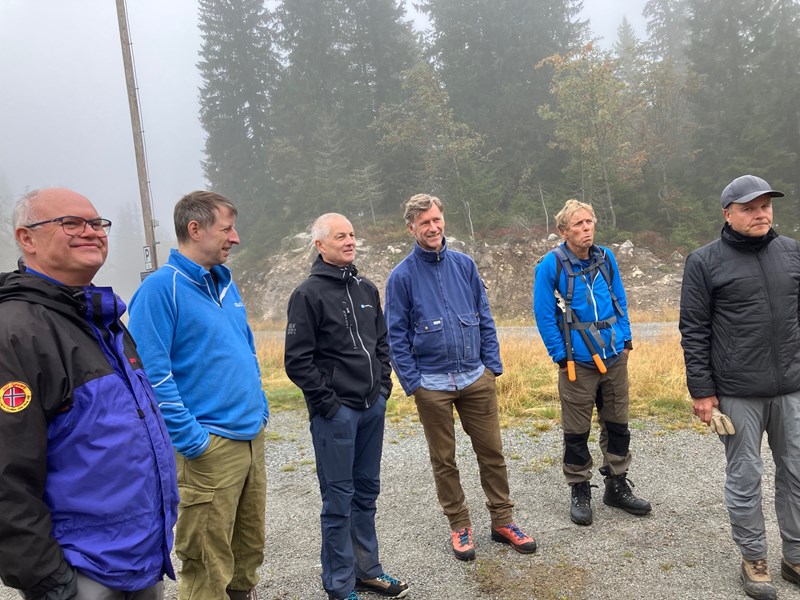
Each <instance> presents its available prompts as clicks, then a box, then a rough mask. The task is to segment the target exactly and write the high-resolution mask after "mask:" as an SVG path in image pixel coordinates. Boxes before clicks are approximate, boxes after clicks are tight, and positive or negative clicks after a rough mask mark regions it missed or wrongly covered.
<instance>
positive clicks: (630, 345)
mask: <svg viewBox="0 0 800 600" xmlns="http://www.w3.org/2000/svg"><path fill="white" fill-rule="evenodd" d="M625 350H633V342H632V341H631V340H625Z"/></svg>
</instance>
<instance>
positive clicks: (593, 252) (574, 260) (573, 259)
mask: <svg viewBox="0 0 800 600" xmlns="http://www.w3.org/2000/svg"><path fill="white" fill-rule="evenodd" d="M561 248H563V250H564V254H566V255H567V258H568V259H569V262H570V264H572V265H574V266H578V267H582V266H583V264H584V261H583V260H582V259H580V258H578V257H577V256H576V255H575V253H574V252H573V251H572V250H570V248H569V246H567V242H561ZM602 257H603V251H602V250H600V247H599V246H597V245H596V244H592V245H591V246H590V247H589V258H588V259H586V260H590V261H591V260H597V259H599V258H602Z"/></svg>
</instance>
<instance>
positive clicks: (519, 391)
mask: <svg viewBox="0 0 800 600" xmlns="http://www.w3.org/2000/svg"><path fill="white" fill-rule="evenodd" d="M643 321H645V319H643ZM500 351H501V357H502V360H503V368H504V373H503V376H502V377H500V378H499V379H498V380H497V388H498V401H499V404H500V419H501V425H503V426H506V425H508V424H510V423H513V422H514V421H515V420H517V419H519V418H520V417H522V418H529V419H533V420H534V423H535V426H536V427H537V428H538V429H547V428H549V427H550V426H552V425H554V424H556V423H557V422H558V420H559V418H560V413H561V407H560V402H559V399H558V390H557V379H558V375H557V369H556V367H555V365H554V364H553V362H552V361H551V360H550V357H549V356H548V355H547V352H546V350H545V348H544V345H543V344H542V342H541V340H540V339H539V338H538V337H536V338H535V339H532V338H530V337H509V338H506V339H503V340H502V342H501V345H500ZM257 352H258V356H259V360H260V364H261V372H262V376H263V381H264V388H265V389H266V390H267V395H268V397H269V400H270V409H271V410H273V411H280V410H286V409H296V408H302V407H303V406H304V403H303V399H302V394H300V392H299V390H298V389H297V388H296V387H295V386H294V385H293V384H292V383H291V381H289V379H288V377H286V374H285V372H284V370H283V340H282V339H281V338H280V337H278V338H277V339H269V340H264V341H262V342H260V343H259V345H258V348H257ZM629 375H630V394H631V418H632V419H648V418H655V419H657V420H658V421H659V422H660V423H661V424H663V425H665V426H666V427H670V428H682V427H694V426H696V423H695V422H694V421H693V420H692V418H691V411H690V408H689V399H688V396H687V392H686V380H685V372H684V366H683V355H682V352H681V347H680V339H679V335H678V333H677V331H674V330H673V331H670V332H668V333H665V334H664V335H662V336H661V337H660V338H658V339H656V340H643V341H636V342H635V349H634V350H633V352H632V353H631V356H630V362H629ZM415 415H416V407H415V406H414V401H413V399H411V398H406V397H405V395H404V394H403V391H402V389H401V388H400V385H399V384H398V383H397V381H396V379H395V386H394V392H393V393H392V397H391V398H390V399H389V403H388V411H387V417H388V418H389V419H390V420H392V421H395V422H397V421H400V420H402V419H404V418H406V417H409V416H410V417H414V416H415Z"/></svg>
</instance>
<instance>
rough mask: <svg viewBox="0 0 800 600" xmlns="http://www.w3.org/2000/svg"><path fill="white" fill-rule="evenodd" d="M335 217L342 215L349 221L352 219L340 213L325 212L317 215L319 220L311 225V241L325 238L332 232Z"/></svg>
mask: <svg viewBox="0 0 800 600" xmlns="http://www.w3.org/2000/svg"><path fill="white" fill-rule="evenodd" d="M335 217H341V218H342V219H344V220H345V221H347V222H348V223H349V222H350V219H348V218H347V217H345V216H344V215H341V214H339V213H325V214H324V215H320V216H318V217H317V220H316V221H314V223H313V224H312V225H311V243H312V244H313V243H314V242H316V241H319V240H324V239H325V238H326V237H328V234H330V232H331V220H332V219H333V218H335Z"/></svg>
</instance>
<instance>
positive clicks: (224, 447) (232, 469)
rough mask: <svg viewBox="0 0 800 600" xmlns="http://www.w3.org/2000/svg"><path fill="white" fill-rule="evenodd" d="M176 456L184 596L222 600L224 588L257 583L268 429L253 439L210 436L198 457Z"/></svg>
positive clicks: (261, 552)
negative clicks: (204, 448)
mask: <svg viewBox="0 0 800 600" xmlns="http://www.w3.org/2000/svg"><path fill="white" fill-rule="evenodd" d="M175 458H176V462H177V465H178V491H179V493H180V504H179V505H178V522H177V524H176V527H175V553H176V554H177V555H178V558H180V559H181V561H182V565H181V570H180V573H179V577H178V594H179V598H180V600H221V599H223V598H227V594H226V592H225V590H226V588H229V589H232V590H249V589H250V588H252V587H255V585H256V583H258V576H257V575H256V569H257V568H258V567H259V566H260V565H261V563H262V562H263V560H264V510H265V504H266V469H265V465H264V430H263V429H262V430H261V432H260V433H259V434H258V436H257V437H256V438H255V439H254V440H252V441H238V440H230V439H227V438H222V437H218V436H215V435H212V436H211V443H210V444H209V446H208V448H206V450H205V452H203V454H201V455H200V456H198V457H197V458H195V459H192V460H187V459H186V458H184V457H183V456H181V455H180V454H176V456H175Z"/></svg>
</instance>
